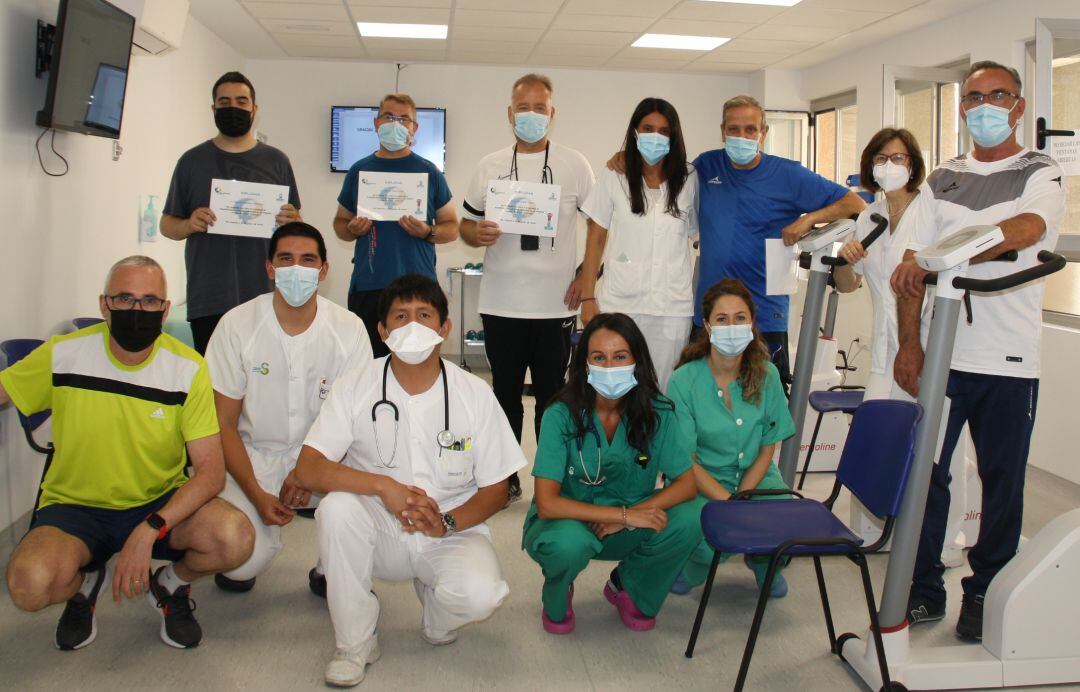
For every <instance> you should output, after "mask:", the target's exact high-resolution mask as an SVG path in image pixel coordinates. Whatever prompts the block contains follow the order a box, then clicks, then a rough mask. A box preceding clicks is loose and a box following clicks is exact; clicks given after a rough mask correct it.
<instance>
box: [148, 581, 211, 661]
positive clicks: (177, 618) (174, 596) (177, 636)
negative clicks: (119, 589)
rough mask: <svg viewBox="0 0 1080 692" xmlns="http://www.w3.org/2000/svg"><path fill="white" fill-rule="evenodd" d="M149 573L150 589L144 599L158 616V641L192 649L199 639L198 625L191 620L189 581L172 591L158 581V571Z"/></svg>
mask: <svg viewBox="0 0 1080 692" xmlns="http://www.w3.org/2000/svg"><path fill="white" fill-rule="evenodd" d="M163 569H165V568H164V567H158V570H157V572H154V573H153V574H151V575H150V590H149V591H147V592H146V600H148V601H150V604H151V605H153V606H154V608H156V609H157V611H158V614H159V615H161V641H163V642H165V643H166V644H168V645H169V646H171V647H174V648H177V649H192V648H194V647H196V646H198V645H199V642H201V641H202V628H201V627H199V623H198V622H197V621H196V620H195V615H194V613H195V601H193V600H191V584H184V585H183V586H181V587H180V588H178V589H177V590H176V591H175V592H173V593H169V591H168V589H166V588H165V587H164V586H162V585H161V584H160V583H158V577H159V576H161V570H163Z"/></svg>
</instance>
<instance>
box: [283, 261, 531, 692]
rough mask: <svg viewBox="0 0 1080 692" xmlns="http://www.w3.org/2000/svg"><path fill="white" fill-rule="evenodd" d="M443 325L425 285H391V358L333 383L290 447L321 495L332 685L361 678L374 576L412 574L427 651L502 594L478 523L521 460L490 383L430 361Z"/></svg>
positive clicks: (385, 321)
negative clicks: (297, 444) (300, 440)
mask: <svg viewBox="0 0 1080 692" xmlns="http://www.w3.org/2000/svg"><path fill="white" fill-rule="evenodd" d="M449 333H450V320H449V318H448V307H447V301H446V295H445V294H444V293H443V291H442V289H441V288H439V284H438V283H437V282H435V281H434V280H433V279H429V278H427V277H423V276H418V275H406V276H402V277H400V278H398V279H395V280H394V281H393V282H391V283H390V284H389V285H388V286H387V287H386V288H385V289H383V292H382V296H381V297H380V300H379V334H380V336H381V337H382V339H383V341H385V342H386V345H387V347H388V348H389V349H390V352H391V355H389V356H387V357H386V358H381V359H378V360H376V361H375V363H374V367H369V368H364V369H360V370H354V371H352V372H350V373H348V374H347V375H346V376H345V377H343V378H342V379H341V380H339V381H338V382H337V383H336V384H335V385H334V389H333V391H332V392H331V394H330V396H329V397H328V398H327V400H326V402H325V403H324V404H323V407H322V410H321V411H320V413H319V416H318V418H317V419H316V421H315V424H314V425H313V426H312V428H311V431H310V432H309V433H308V437H307V439H306V440H305V441H304V447H303V449H302V450H301V452H300V458H299V460H298V461H297V465H296V477H297V480H298V482H299V483H300V484H301V485H302V486H304V487H305V488H310V489H311V490H312V491H313V492H317V493H326V496H325V497H324V498H323V500H322V502H320V503H319V509H318V511H317V512H316V514H315V519H316V526H317V531H318V537H319V557H320V560H321V562H322V564H323V566H324V568H325V570H326V579H327V602H328V605H329V608H330V618H331V620H332V621H333V624H334V635H335V637H336V640H337V642H336V644H337V650H336V652H335V654H334V657H333V659H332V660H331V661H330V663H329V665H327V668H326V682H327V683H328V684H330V685H335V686H342V687H351V686H353V685H356V684H358V683H360V681H361V680H363V679H364V670H365V666H366V665H367V664H368V663H373V662H374V661H375V660H376V659H378V657H379V645H378V639H377V637H376V634H375V628H376V624H377V621H378V618H379V601H378V599H377V598H376V596H375V594H374V593H372V591H371V586H372V579H373V578H374V577H377V578H379V579H386V580H392V581H402V580H407V579H412V580H413V585H414V586H415V588H416V593H417V597H418V598H419V599H420V602H421V604H422V605H423V617H422V621H421V629H420V634H421V636H422V637H423V638H424V640H425V641H427V642H428V643H429V644H432V645H436V646H437V645H442V644H450V643H452V642H454V641H455V640H456V639H457V630H458V629H460V628H461V627H463V626H464V625H467V624H469V623H472V622H476V621H479V620H483V619H485V618H487V617H488V616H489V615H491V613H493V612H494V611H495V609H496V608H498V607H499V605H500V604H502V602H503V600H505V598H506V596H507V594H509V592H510V589H509V587H508V586H507V584H506V582H505V581H504V580H503V578H502V571H501V570H500V568H499V561H498V559H497V558H496V556H495V549H494V546H493V545H492V542H491V532H490V531H489V529H488V527H487V525H486V524H485V523H484V522H485V521H486V520H487V519H488V517H490V516H492V515H493V514H495V512H497V511H499V510H500V509H501V508H502V507H503V506H504V505H505V504H506V493H507V486H508V483H507V478H508V477H509V476H510V475H511V474H512V473H514V472H515V471H517V470H518V469H520V468H522V467H524V466H525V463H526V462H525V457H524V455H523V454H522V452H521V448H520V447H519V446H518V443H517V440H516V438H515V437H514V434H513V432H512V431H511V429H510V424H509V423H508V422H507V420H506V417H505V415H503V412H502V409H501V408H500V407H499V404H498V402H497V401H496V399H495V395H494V393H493V392H492V391H491V389H490V387H488V385H487V384H486V383H484V382H483V381H482V380H480V379H479V378H477V377H475V376H473V375H470V374H468V373H466V372H465V371H463V370H461V369H460V368H458V367H457V366H455V365H454V364H452V363H449V362H446V361H444V360H442V359H441V358H440V355H439V350H440V346H439V344H440V343H441V342H442V341H443V340H444V339H445V338H446V336H447V335H448V334H449ZM338 460H340V461H341V463H336V462H337V461H338Z"/></svg>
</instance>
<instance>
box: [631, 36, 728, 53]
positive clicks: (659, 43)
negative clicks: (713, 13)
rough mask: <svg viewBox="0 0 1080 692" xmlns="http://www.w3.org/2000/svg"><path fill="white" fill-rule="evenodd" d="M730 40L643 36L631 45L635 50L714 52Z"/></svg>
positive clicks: (699, 37) (710, 37) (708, 37)
mask: <svg viewBox="0 0 1080 692" xmlns="http://www.w3.org/2000/svg"><path fill="white" fill-rule="evenodd" d="M730 40H731V39H730V38H721V37H719V36H680V35H678V34H643V35H642V37H641V38H639V39H638V40H636V41H634V42H633V43H631V44H630V45H632V46H633V47H634V48H673V49H675V50H712V49H713V48H716V47H717V46H722V45H724V44H725V43H727V42H728V41H730Z"/></svg>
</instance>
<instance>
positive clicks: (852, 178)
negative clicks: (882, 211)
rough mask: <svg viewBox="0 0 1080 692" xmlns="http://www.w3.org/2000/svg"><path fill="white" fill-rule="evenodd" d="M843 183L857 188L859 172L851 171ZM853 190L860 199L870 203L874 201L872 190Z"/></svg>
mask: <svg viewBox="0 0 1080 692" xmlns="http://www.w3.org/2000/svg"><path fill="white" fill-rule="evenodd" d="M844 184H845V185H847V186H848V187H851V188H858V187H859V186H860V183H859V174H858V173H852V174H851V175H849V176H848V177H847V179H845V180H844ZM854 192H855V194H857V195H858V196H859V197H861V198H862V200H863V201H864V202H866V203H867V204H872V203H873V201H874V193H873V192H867V191H866V190H858V189H856V190H854Z"/></svg>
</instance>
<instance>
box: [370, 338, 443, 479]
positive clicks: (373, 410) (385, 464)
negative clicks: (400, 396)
mask: <svg viewBox="0 0 1080 692" xmlns="http://www.w3.org/2000/svg"><path fill="white" fill-rule="evenodd" d="M439 372H440V373H441V374H442V385H443V429H442V430H441V431H439V434H438V435H436V436H435V442H437V443H438V445H439V454H440V455H441V454H442V450H444V449H450V447H451V446H452V445H453V444H454V433H452V432H450V385H449V384H447V382H446V366H445V365H443V362H442V359H441V358H440V359H439ZM389 373H390V359H389V358H387V359H386V365H384V366H383V371H382V398H381V399H379V400H378V401H376V402H375V404H374V405H373V406H372V407H371V428H372V430H373V431H374V433H375V449H376V450H377V451H378V453H379V465H380V466H382V467H383V468H387V469H393V468H397V466H395V465H394V459H395V458H396V457H397V432H398V424H399V420H400V415H399V414H398V407H397V404H395V403H394V402H392V401H390V400H389V399H387V398H386V377H387V375H388V374H389ZM380 406H389V407H390V411H391V412H392V413H393V414H394V448H393V450H392V451H391V452H390V461H389V462H387V461H386V457H384V456H383V451H382V445H380V444H379V427H378V426H377V425H375V422H376V414H377V413H378V412H379V407H380Z"/></svg>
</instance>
